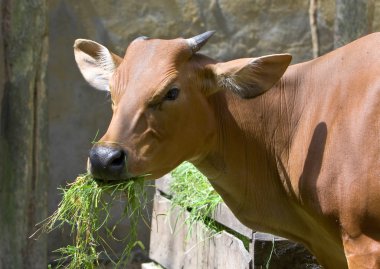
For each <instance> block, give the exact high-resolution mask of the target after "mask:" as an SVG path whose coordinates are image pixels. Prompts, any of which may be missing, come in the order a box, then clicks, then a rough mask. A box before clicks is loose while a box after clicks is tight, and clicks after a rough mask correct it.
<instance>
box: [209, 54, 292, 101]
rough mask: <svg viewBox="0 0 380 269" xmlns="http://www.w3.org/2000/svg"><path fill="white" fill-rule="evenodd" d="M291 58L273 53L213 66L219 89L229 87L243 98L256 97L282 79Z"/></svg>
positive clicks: (288, 55) (287, 55) (228, 88)
mask: <svg viewBox="0 0 380 269" xmlns="http://www.w3.org/2000/svg"><path fill="white" fill-rule="evenodd" d="M291 60H292V56H291V55H290V54H272V55H266V56H262V57H259V58H243V59H237V60H233V61H229V62H225V63H218V64H216V65H215V66H214V67H213V70H214V73H215V75H216V80H217V84H218V87H217V90H219V89H227V90H231V91H233V92H235V93H236V94H238V95H239V96H240V97H242V98H254V97H256V96H258V95H260V94H262V93H264V92H266V91H267V90H269V89H270V88H271V87H272V86H273V85H274V84H276V83H277V82H278V81H279V80H280V78H281V77H282V75H283V74H284V72H285V71H286V69H287V68H288V66H289V64H290V61H291Z"/></svg>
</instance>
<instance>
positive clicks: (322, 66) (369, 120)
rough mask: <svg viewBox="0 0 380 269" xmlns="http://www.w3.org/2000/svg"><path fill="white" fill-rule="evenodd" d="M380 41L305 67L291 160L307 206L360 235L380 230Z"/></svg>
mask: <svg viewBox="0 0 380 269" xmlns="http://www.w3.org/2000/svg"><path fill="white" fill-rule="evenodd" d="M379 48H380V34H378V33H377V34H372V35H369V36H367V37H364V38H362V39H359V40H358V41H355V42H353V43H351V44H349V45H347V46H345V47H343V48H340V49H338V50H336V51H334V52H332V53H330V54H327V55H325V56H323V57H321V58H318V59H316V60H314V61H310V62H308V63H305V64H301V65H296V66H295V68H302V69H303V71H300V73H301V74H303V77H302V79H301V81H302V82H301V83H300V89H301V90H302V92H301V91H300V93H299V95H300V99H299V102H300V103H301V106H302V113H301V116H300V120H299V124H298V126H297V132H296V135H295V137H294V143H293V147H292V150H291V154H290V159H291V165H293V168H292V169H291V171H294V174H293V175H291V178H293V182H292V183H293V186H294V188H295V189H297V190H298V192H299V196H300V197H301V200H302V202H303V203H304V204H305V205H307V206H308V207H309V208H310V209H312V210H313V211H314V212H318V213H319V214H321V216H322V215H323V217H326V216H327V217H329V218H330V220H331V221H332V222H336V224H337V226H341V227H342V228H343V230H344V231H346V232H347V233H349V234H350V235H352V236H355V235H359V234H360V233H361V232H362V231H363V229H367V230H372V228H373V227H375V226H377V227H379V226H380V165H379V160H380V158H379V157H380V118H379V117H380V50H379Z"/></svg>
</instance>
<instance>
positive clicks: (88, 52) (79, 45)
mask: <svg viewBox="0 0 380 269" xmlns="http://www.w3.org/2000/svg"><path fill="white" fill-rule="evenodd" d="M74 55H75V61H76V62H77V64H78V67H79V70H80V72H81V73H82V75H83V77H84V78H85V79H86V80H87V82H88V83H90V85H91V86H93V87H95V88H96V89H98V90H102V91H109V80H110V79H111V77H112V74H113V73H114V71H115V69H116V68H117V67H118V66H119V64H120V63H121V61H122V58H121V57H119V56H117V55H115V54H113V53H111V52H110V51H109V50H108V49H107V48H106V47H104V46H103V45H100V44H99V43H96V42H95V41H92V40H88V39H77V40H75V43H74Z"/></svg>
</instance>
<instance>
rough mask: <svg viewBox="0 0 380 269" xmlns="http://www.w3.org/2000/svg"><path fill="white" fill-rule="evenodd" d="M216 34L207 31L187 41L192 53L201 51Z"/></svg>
mask: <svg viewBox="0 0 380 269" xmlns="http://www.w3.org/2000/svg"><path fill="white" fill-rule="evenodd" d="M214 33H215V31H207V32H205V33H203V34H200V35H197V36H194V37H192V38H188V39H186V42H187V44H188V45H189V47H190V49H191V51H192V52H193V53H196V52H197V51H199V50H200V49H201V48H202V46H203V45H204V44H206V43H207V40H208V39H209V38H210V37H212V35H213V34H214Z"/></svg>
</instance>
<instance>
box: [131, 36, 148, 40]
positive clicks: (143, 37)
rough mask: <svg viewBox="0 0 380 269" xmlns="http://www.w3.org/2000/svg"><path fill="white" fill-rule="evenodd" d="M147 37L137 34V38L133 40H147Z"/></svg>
mask: <svg viewBox="0 0 380 269" xmlns="http://www.w3.org/2000/svg"><path fill="white" fill-rule="evenodd" d="M148 39H149V37H147V36H144V35H143V36H139V37H137V38H135V40H133V41H136V40H148Z"/></svg>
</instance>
